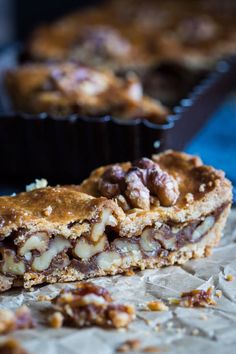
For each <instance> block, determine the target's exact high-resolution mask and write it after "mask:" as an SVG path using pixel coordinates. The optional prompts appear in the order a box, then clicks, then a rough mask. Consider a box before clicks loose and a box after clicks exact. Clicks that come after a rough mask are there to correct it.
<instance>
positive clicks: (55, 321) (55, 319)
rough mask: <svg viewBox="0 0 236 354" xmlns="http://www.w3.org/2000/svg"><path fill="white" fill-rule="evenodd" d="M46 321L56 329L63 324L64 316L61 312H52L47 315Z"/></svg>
mask: <svg viewBox="0 0 236 354" xmlns="http://www.w3.org/2000/svg"><path fill="white" fill-rule="evenodd" d="M48 321H49V325H50V327H52V328H56V329H58V328H61V327H62V325H63V321H64V316H63V315H62V314H61V312H54V313H53V314H52V315H51V316H49V319H48Z"/></svg>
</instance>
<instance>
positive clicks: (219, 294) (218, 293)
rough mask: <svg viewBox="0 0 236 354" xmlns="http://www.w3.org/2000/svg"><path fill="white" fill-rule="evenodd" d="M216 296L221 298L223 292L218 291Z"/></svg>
mask: <svg viewBox="0 0 236 354" xmlns="http://www.w3.org/2000/svg"><path fill="white" fill-rule="evenodd" d="M215 295H216V296H217V297H218V298H221V296H222V291H221V290H216V292H215Z"/></svg>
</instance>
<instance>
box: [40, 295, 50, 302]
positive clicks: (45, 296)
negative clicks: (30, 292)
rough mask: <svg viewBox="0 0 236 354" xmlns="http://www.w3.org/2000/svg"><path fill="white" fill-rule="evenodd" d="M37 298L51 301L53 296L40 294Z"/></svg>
mask: <svg viewBox="0 0 236 354" xmlns="http://www.w3.org/2000/svg"><path fill="white" fill-rule="evenodd" d="M37 300H38V301H51V300H52V298H51V297H50V296H48V295H39V296H38V297H37Z"/></svg>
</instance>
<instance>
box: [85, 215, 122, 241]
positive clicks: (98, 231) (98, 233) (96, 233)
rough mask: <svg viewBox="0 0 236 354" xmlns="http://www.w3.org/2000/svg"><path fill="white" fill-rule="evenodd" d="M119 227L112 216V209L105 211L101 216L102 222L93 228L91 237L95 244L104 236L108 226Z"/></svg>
mask: <svg viewBox="0 0 236 354" xmlns="http://www.w3.org/2000/svg"><path fill="white" fill-rule="evenodd" d="M116 225H117V220H116V219H115V218H114V216H113V215H112V211H111V210H110V209H106V208H105V209H103V211H102V214H101V221H100V222H97V223H95V224H94V225H93V226H92V228H91V235H90V238H91V240H92V241H93V242H97V241H98V240H99V239H100V237H102V236H103V234H104V232H105V229H106V226H113V227H115V226H116Z"/></svg>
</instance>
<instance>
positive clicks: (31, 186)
mask: <svg viewBox="0 0 236 354" xmlns="http://www.w3.org/2000/svg"><path fill="white" fill-rule="evenodd" d="M47 185H48V181H47V180H46V179H45V178H42V179H36V180H35V182H33V183H31V184H28V185H27V186H26V187H25V189H26V192H31V191H33V190H35V189H39V188H46V187H47Z"/></svg>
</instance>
